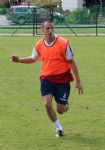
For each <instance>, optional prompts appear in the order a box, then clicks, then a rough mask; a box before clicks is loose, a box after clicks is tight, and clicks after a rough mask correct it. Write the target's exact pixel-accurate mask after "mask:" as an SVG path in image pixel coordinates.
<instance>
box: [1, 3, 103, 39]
mask: <svg viewBox="0 0 105 150" xmlns="http://www.w3.org/2000/svg"><path fill="white" fill-rule="evenodd" d="M28 9H29V8H28ZM44 9H47V11H48V12H49V13H50V17H51V19H52V20H53V21H54V23H55V32H56V34H62V35H74V36H80V35H93V36H99V35H103V36H104V35H105V8H100V7H99V6H94V7H92V8H77V9H76V10H74V11H72V12H71V11H70V10H66V11H63V10H61V9H59V10H58V9H57V8H53V9H48V8H44ZM35 13H36V12H34V11H33V12H32V17H33V20H32V22H31V23H29V21H28V20H25V23H23V24H20V23H18V22H13V20H11V21H9V20H8V19H7V18H8V17H7V16H8V9H5V8H3V9H0V14H1V15H0V34H1V35H12V36H13V35H39V34H42V33H41V30H40V24H41V22H40V23H38V21H37V19H36V17H34V16H35ZM40 14H41V15H42V16H43V12H40ZM36 16H37V15H36Z"/></svg>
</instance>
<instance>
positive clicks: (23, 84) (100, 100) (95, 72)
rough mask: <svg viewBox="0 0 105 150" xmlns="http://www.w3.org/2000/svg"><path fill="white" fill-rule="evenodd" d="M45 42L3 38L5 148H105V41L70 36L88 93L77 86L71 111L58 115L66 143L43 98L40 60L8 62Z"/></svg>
mask: <svg viewBox="0 0 105 150" xmlns="http://www.w3.org/2000/svg"><path fill="white" fill-rule="evenodd" d="M39 38H40V37H35V38H33V37H0V150H105V38H104V37H76V38H75V37H71V38H69V37H67V38H68V39H69V40H70V43H71V46H72V48H73V50H74V55H75V60H76V62H77V64H78V68H79V71H80V75H81V80H82V83H83V86H84V95H78V93H77V91H76V90H75V83H72V84H71V85H72V90H71V96H70V110H69V111H68V112H67V113H65V114H64V115H62V116H60V115H58V119H59V120H60V122H61V124H62V125H63V128H64V130H65V136H64V137H63V138H60V139H57V138H56V137H55V128H54V125H53V124H52V123H51V122H50V120H49V119H48V117H47V115H46V112H45V109H44V106H43V101H42V98H41V96H40V81H39V74H40V70H41V64H40V62H37V63H36V64H32V65H26V64H17V63H12V62H10V61H9V59H8V58H9V57H10V56H11V55H14V54H15V55H19V56H21V57H24V56H29V55H31V52H32V48H33V46H34V43H35V42H36V41H37V40H38V39H39ZM54 107H55V103H54Z"/></svg>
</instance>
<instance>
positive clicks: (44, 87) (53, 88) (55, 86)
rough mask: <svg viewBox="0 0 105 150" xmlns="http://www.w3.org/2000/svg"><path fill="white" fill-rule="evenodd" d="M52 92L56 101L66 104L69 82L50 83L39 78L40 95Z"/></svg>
mask: <svg viewBox="0 0 105 150" xmlns="http://www.w3.org/2000/svg"><path fill="white" fill-rule="evenodd" d="M48 94H52V95H53V96H54V98H55V101H56V102H57V103H60V104H63V105H66V104H68V97H69V95H70V83H52V82H49V81H48V80H41V95H42V96H46V95H48Z"/></svg>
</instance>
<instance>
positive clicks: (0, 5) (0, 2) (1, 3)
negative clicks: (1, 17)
mask: <svg viewBox="0 0 105 150" xmlns="http://www.w3.org/2000/svg"><path fill="white" fill-rule="evenodd" d="M3 6H4V4H3V0H0V8H2V7H3Z"/></svg>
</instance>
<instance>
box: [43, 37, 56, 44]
mask: <svg viewBox="0 0 105 150" xmlns="http://www.w3.org/2000/svg"><path fill="white" fill-rule="evenodd" d="M44 39H45V41H46V42H47V43H48V44H51V43H52V42H53V41H54V40H55V36H53V37H51V38H46V37H45V38H44Z"/></svg>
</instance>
